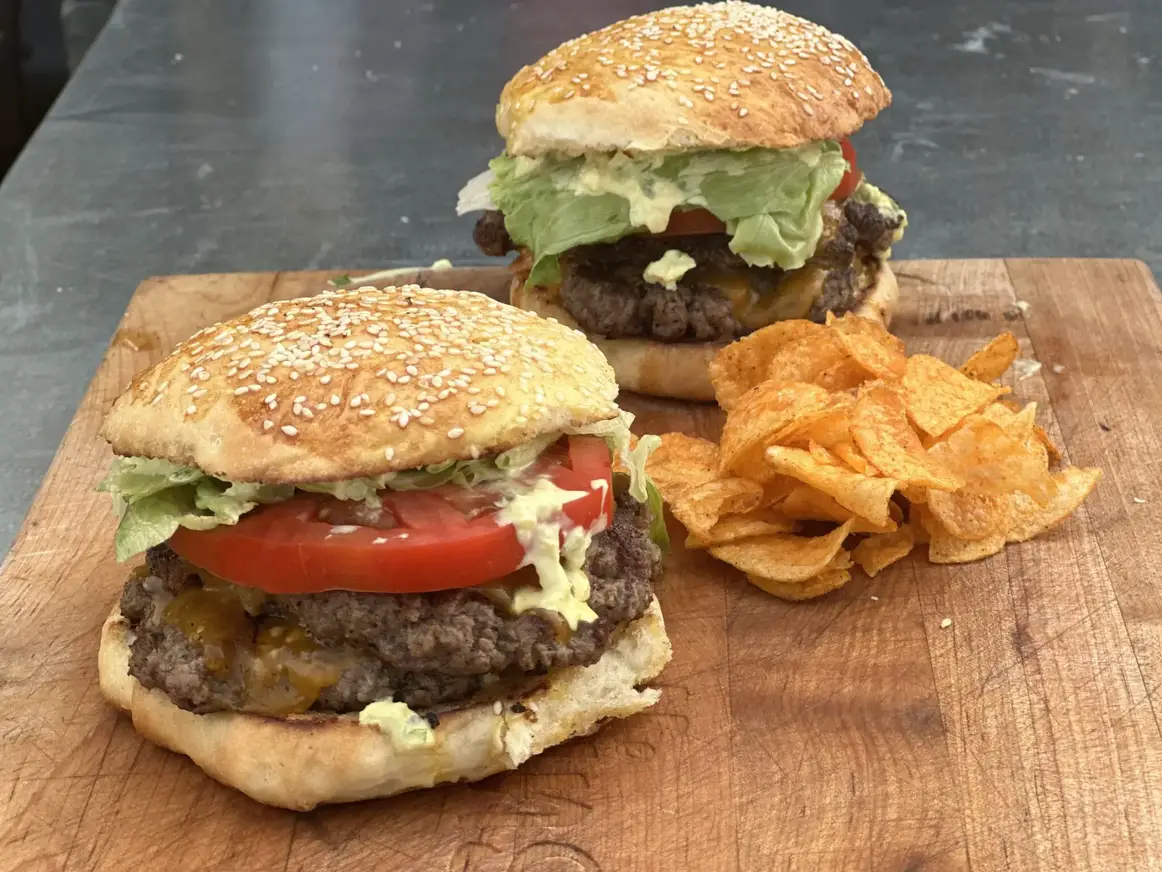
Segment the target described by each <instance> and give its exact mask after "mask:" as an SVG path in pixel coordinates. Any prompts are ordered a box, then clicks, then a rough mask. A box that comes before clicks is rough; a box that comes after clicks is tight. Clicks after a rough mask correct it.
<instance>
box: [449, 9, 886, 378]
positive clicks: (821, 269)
mask: <svg viewBox="0 0 1162 872" xmlns="http://www.w3.org/2000/svg"><path fill="white" fill-rule="evenodd" d="M890 101H891V94H890V93H889V92H888V89H887V88H886V87H884V83H883V80H882V79H881V78H880V77H879V75H878V74H877V73H876V72H875V71H874V70H873V69H872V68H871V66H870V65H869V64H868V61H867V58H865V57H864V56H863V55H862V54H861V53H860V52H859V50H858V49H856V48H855V46H853V45H852V44H851V43H850V42H848V41H847V40H846V39H844V38H843V37H841V36H838V35H837V34H834V33H831V32H830V31H828V30H827V29H825V28H823V27H820V26H819V25H817V24H812V23H811V22H809V21H804V20H803V19H801V18H796V17H795V16H794V15H789V14H788V13H786V12H781V11H779V10H777V9H770V8H766V7H762V6H756V5H752V4H749V3H713V4H703V5H699V6H681V7H676V8H673V9H665V10H662V11H661V12H654V13H650V14H648V15H639V16H635V17H633V18H629V19H627V20H625V21H622V22H619V23H617V24H613V25H611V26H609V27H607V28H605V29H604V30H599V31H596V32H595V33H590V34H587V35H585V36H582V37H579V38H577V39H574V40H572V41H571V42H567V43H565V44H564V45H562V46H560V47H559V48H557V49H554V50H553V51H551V52H549V54H547V55H546V56H545V57H543V58H542V59H541V60H539V61H537V62H536V63H534V64H532V65H531V66H527V67H525V68H524V69H522V70H521V71H520V72H518V73H517V74H516V76H514V77H513V79H512V80H511V81H510V82H509V83H508V84H507V85H506V86H505V88H504V90H503V92H502V93H501V95H500V104H499V105H498V106H497V109H496V123H497V128H498V129H499V131H500V134H501V136H502V137H504V140H505V151H504V153H503V154H502V155H500V156H499V157H497V158H495V159H494V160H493V161H492V162H491V164H490V165H489V169H488V170H487V171H486V172H485V173H482V174H481V175H479V176H477V177H476V178H474V179H472V180H471V181H470V182H469V183H468V184H467V185H466V186H465V187H464V189H463V190H462V191H461V192H460V200H459V204H458V207H457V211H458V212H459V213H461V214H464V213H467V212H472V211H478V210H485V211H484V215H483V216H482V217H481V218H480V219H479V220H478V222H477V224H476V229H475V233H474V238H475V241H476V243H477V245H478V246H479V247H480V248H481V249H482V250H483V251H484V252H485V253H486V254H490V255H504V254H507V253H509V252H510V251H516V252H518V256H517V258H516V259H515V261H514V262H513V264H512V269H513V272H514V274H515V275H514V279H513V284H512V300H513V303H514V304H515V305H518V306H520V307H521V308H525V309H530V310H532V311H534V312H538V313H540V314H542V315H550V316H553V317H555V318H557V319H558V320H560V321H562V322H563V323H566V324H569V325H576V326H579V327H580V328H581V329H582V330H584V331H585V332H586V333H587V334H588V335H589V336H590V337H591V338H592V339H593V340H594V341H595V342H596V343H597V344H598V346H599V347H600V348H601V349H602V351H603V352H604V353H605V355H606V357H607V358H608V359H609V361H610V362H611V363H612V365H613V368H614V370H615V371H616V372H617V377H618V381H619V382H620V383H621V385H622V387H624V388H628V389H630V390H635V391H641V392H643V393H648V394H655V395H659V396H669V397H681V398H687V399H703V400H705V399H712V398H713V391H712V390H711V387H710V382H709V379H708V377H707V374H706V365H707V363H708V362H709V360H710V359H711V358H712V357H713V355H714V353H715V351H716V350H717V349H718V348H719V347H721V346H722V345H723V344H724V343H727V342H730V341H732V340H734V339H737V338H738V337H740V336H742V335H745V334H746V333H749V332H751V331H753V330H757V329H758V328H760V327H764V326H766V325H768V324H771V323H772V322H775V321H781V320H785V319H791V318H810V319H811V320H813V321H822V320H824V318H825V316H826V314H827V312H829V311H830V312H835V313H836V314H839V313H843V312H848V311H854V312H857V313H859V314H861V315H865V316H867V317H869V318H875V319H877V320H879V321H881V322H885V323H886V322H887V320H888V318H889V316H890V312H891V308H892V305H893V303H894V301H895V299H896V296H897V289H896V282H895V278H894V277H893V275H892V273H891V271H890V270H889V269H888V266H887V264H886V260H887V258H888V255H889V254H890V251H891V246H892V243H893V242H894V241H896V240H897V239H899V238H900V236H901V235H902V233H903V230H904V227H905V225H906V216H905V215H904V212H903V210H901V209H900V207H899V206H897V205H896V203H895V202H894V201H893V200H892V199H891V198H890V197H889V196H888V195H887V194H885V193H883V192H882V191H880V190H879V189H878V188H876V187H874V186H873V185H872V184H870V183H869V182H868V181H866V180H865V179H864V178H863V176H862V174H861V173H860V171H859V169H858V168H857V166H856V159H855V151H854V149H853V148H852V147H851V143H850V142H849V141H848V139H847V137H848V136H849V135H850V134H852V133H854V132H855V131H856V130H858V129H859V128H860V127H861V126H862V125H863V123H864V121H867V120H869V119H871V118H874V117H875V116H876V115H877V114H878V113H879V111H880V110H881V109H883V108H884V107H885V106H887V105H888V104H889V102H890Z"/></svg>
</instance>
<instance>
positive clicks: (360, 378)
mask: <svg viewBox="0 0 1162 872" xmlns="http://www.w3.org/2000/svg"><path fill="white" fill-rule="evenodd" d="M616 395H617V383H616V382H615V381H614V374H613V370H612V369H611V368H610V366H609V365H608V364H607V363H606V362H605V360H604V358H602V356H601V354H600V352H598V350H597V349H596V348H594V347H593V346H592V345H591V344H590V343H589V342H588V341H587V340H586V339H585V337H584V336H583V335H582V334H581V333H579V332H578V331H576V330H572V329H569V328H567V327H564V326H562V325H560V324H554V323H551V322H549V321H546V320H543V319H541V318H537V317H536V316H535V315H532V314H531V313H529V312H524V311H521V310H519V309H514V308H512V307H511V306H505V305H504V304H502V303H498V302H496V301H495V300H491V299H489V298H488V297H486V296H484V295H482V294H475V293H469V292H464V291H440V290H431V289H427V288H420V287H417V286H415V285H410V286H405V287H400V288H395V287H391V288H386V289H384V290H383V291H379V290H376V289H375V288H360V289H355V290H347V291H339V292H331V293H326V294H322V295H320V296H318V297H312V298H310V299H300V300H287V301H283V302H275V303H267V304H266V305H263V306H260V307H259V308H257V309H255V310H254V311H252V312H250V313H248V314H246V315H243V316H241V317H239V318H234V319H232V320H230V321H226V322H224V323H222V324H218V325H215V326H213V327H207V328H206V329H204V330H201V331H199V332H198V333H196V334H194V335H193V336H191V337H190V338H189V339H187V340H186V341H184V342H182V343H181V344H179V345H178V346H177V348H175V349H174V351H173V353H172V354H170V356H169V357H167V358H165V359H164V360H162V361H161V362H160V363H158V364H156V365H155V366H153V367H151V368H150V369H148V370H146V371H145V372H143V373H141V374H140V375H139V376H137V378H135V379H134V380H133V383H132V384H131V385H130V386H129V389H128V390H127V391H126V392H125V393H124V394H123V395H122V396H121V397H120V398H118V400H117V401H116V402H115V403H114V404H113V409H112V411H111V412H110V413H109V416H108V418H107V419H106V420H105V426H104V429H103V431H102V432H103V435H104V436H105V438H106V439H107V440H109V442H110V443H111V445H112V447H113V451H114V452H116V453H117V454H121V455H140V456H145V457H153V458H162V459H165V460H169V461H172V462H174V463H178V464H183V465H186V466H195V467H198V468H199V469H201V470H202V471H204V472H206V473H209V474H210V475H215V476H219V477H221V478H227V479H231V480H234V481H262V482H269V483H295V482H305V481H336V480H341V479H348V478H359V477H363V476H374V475H380V474H382V473H386V472H393V471H398V470H403V469H411V468H414V467H417V466H424V465H428V464H433V463H439V462H442V461H445V460H461V459H467V458H472V457H476V456H480V455H482V454H487V453H490V452H494V451H503V450H505V449H507V448H511V447H513V446H515V445H519V444H522V443H524V442H527V441H529V440H530V439H532V438H534V437H536V436H539V435H543V434H545V433H556V432H560V431H561V430H563V429H564V428H566V427H568V426H580V425H584V424H589V423H592V422H595V421H602V420H606V419H609V418H612V417H614V416H616V415H617V414H618V410H617V407H616V405H614V398H615V397H616Z"/></svg>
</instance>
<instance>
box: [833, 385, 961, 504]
mask: <svg viewBox="0 0 1162 872" xmlns="http://www.w3.org/2000/svg"><path fill="white" fill-rule="evenodd" d="M851 435H852V438H853V439H854V440H855V444H856V445H857V446H859V450H860V451H861V452H862V453H863V456H864V457H866V458H867V459H868V460H870V461H871V462H872V464H874V465H875V467H876V468H877V469H878V470H879V471H880V473H881V474H882V475H885V476H888V477H890V478H895V479H898V480H899V481H900V482H902V483H903V484H906V485H916V486H920V487H929V488H937V489H939V490H956V489H957V488H959V487H963V486H964V480H963V479H962V478H960V477H959V476H957V475H955V474H954V473H953V472H952V471H951V470H950V469H948V468H947V467H946V466H945V465H944V464H942V463H941V462H940V461H939V460H937V459H936V458H934V457H930V456H929V454H928V452H927V451H925V450H924V446H923V445H921V444H920V437H919V436H917V435H916V433H915V432H914V431H913V430H912V427H911V425H910V424H909V423H908V416H907V413H906V412H905V410H904V402H903V400H901V399H900V397H899V395H898V394H897V393H896V392H895V391H893V390H891V389H890V388H888V387H886V386H884V385H874V384H872V385H865V386H864V387H863V388H862V389H861V390H860V395H859V399H858V400H856V403H855V408H854V409H853V410H852V413H851Z"/></svg>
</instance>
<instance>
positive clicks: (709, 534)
mask: <svg viewBox="0 0 1162 872" xmlns="http://www.w3.org/2000/svg"><path fill="white" fill-rule="evenodd" d="M795 526H796V525H795V522H794V521H792V520H791V519H790V518H787V517H786V516H784V515H782V514H780V513H779V512H777V511H774V510H772V509H759V510H757V511H754V512H750V513H748V514H745V515H731V516H730V517H727V518H723V519H722V520H720V521H719V522H718V523H717V524H715V525H714V526H713V527H711V528H710V529H709V530H707V531H706V533H705V535H703V536H698V535H696V534H694V533H690V535H688V536H687V537H686V547H687V548H709V547H710V546H711V545H725V544H726V543H728V542H737V541H738V540H740V539H753V538H755V537H756V536H770V535H772V534H774V533H794V532H795Z"/></svg>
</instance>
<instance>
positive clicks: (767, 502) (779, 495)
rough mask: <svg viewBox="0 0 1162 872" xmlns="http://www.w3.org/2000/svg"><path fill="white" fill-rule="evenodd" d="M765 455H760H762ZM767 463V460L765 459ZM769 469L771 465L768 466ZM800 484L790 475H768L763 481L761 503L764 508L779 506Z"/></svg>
mask: <svg viewBox="0 0 1162 872" xmlns="http://www.w3.org/2000/svg"><path fill="white" fill-rule="evenodd" d="M762 456H763V455H761V454H760V455H759V457H762ZM763 463H766V460H765V459H764V460H763ZM767 468H768V469H769V468H770V467H767ZM798 486H799V482H798V481H797V480H795V479H793V478H791V476H789V475H779V474H777V473H776V474H775V476H774V477H773V478H771V477H769V476H768V477H767V479H766V480H764V481H763V501H762V502H761V503H760V504H759V505H760V506H761V507H762V508H764V509H769V508H772V507H773V506H777V505H778V504H779V503H781V502H782V501H783V500H785V499H786V498H787V494H789V493H790V492H791V491H793V490H794V489H795V488H797V487H798Z"/></svg>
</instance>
